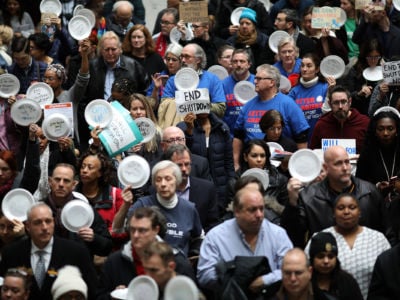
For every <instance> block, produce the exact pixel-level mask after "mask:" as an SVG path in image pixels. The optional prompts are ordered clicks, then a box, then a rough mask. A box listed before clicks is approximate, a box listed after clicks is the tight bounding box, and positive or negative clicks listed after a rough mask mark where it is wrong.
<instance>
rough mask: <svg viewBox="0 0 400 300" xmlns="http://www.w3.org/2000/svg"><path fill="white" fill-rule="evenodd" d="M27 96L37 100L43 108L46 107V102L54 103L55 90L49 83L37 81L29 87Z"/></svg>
mask: <svg viewBox="0 0 400 300" xmlns="http://www.w3.org/2000/svg"><path fill="white" fill-rule="evenodd" d="M26 98H29V99H32V100H34V101H36V102H37V103H39V105H40V107H41V108H44V106H45V105H46V104H51V103H53V99H54V92H53V89H52V88H51V86H49V85H48V84H47V83H44V82H36V83H34V84H32V85H31V86H30V87H29V88H28V89H27V91H26Z"/></svg>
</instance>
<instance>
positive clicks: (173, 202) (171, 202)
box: [156, 194, 178, 209]
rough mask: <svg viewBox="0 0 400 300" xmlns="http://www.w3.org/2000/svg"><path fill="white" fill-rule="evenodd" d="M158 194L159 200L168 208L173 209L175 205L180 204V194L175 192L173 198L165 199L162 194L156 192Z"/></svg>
mask: <svg viewBox="0 0 400 300" xmlns="http://www.w3.org/2000/svg"><path fill="white" fill-rule="evenodd" d="M156 196H157V201H158V203H160V205H161V206H163V207H165V208H167V209H173V208H175V206H176V205H177V204H178V196H177V195H176V194H175V195H174V197H173V198H172V199H171V200H165V199H163V198H161V196H160V195H158V194H156Z"/></svg>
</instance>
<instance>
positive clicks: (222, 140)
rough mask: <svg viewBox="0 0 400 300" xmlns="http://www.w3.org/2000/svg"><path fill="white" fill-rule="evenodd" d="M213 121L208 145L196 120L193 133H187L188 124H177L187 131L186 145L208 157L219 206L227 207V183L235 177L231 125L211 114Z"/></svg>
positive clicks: (194, 151)
mask: <svg viewBox="0 0 400 300" xmlns="http://www.w3.org/2000/svg"><path fill="white" fill-rule="evenodd" d="M209 118H210V122H211V131H210V139H209V142H208V148H207V147H206V136H205V132H204V130H203V128H202V127H201V125H200V124H199V123H198V122H196V121H195V124H194V129H193V134H192V135H188V134H187V133H186V124H185V123H184V122H180V123H178V124H177V126H178V127H179V128H181V129H182V130H183V131H184V132H185V137H186V145H187V146H188V148H189V149H190V150H191V151H192V153H194V154H197V155H201V156H203V157H206V158H207V159H208V162H209V164H210V173H211V177H212V178H213V181H214V183H215V185H216V187H217V191H218V201H219V207H220V208H221V207H225V205H226V200H225V192H226V184H227V182H228V180H229V178H231V177H235V171H234V168H233V154H232V139H231V136H230V133H229V127H228V125H226V124H225V123H224V122H223V121H222V120H221V119H219V118H218V117H217V116H215V115H214V113H210V114H209Z"/></svg>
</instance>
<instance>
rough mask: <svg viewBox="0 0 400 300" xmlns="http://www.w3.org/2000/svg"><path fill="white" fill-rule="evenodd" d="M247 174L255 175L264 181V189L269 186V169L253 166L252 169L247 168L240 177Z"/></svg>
mask: <svg viewBox="0 0 400 300" xmlns="http://www.w3.org/2000/svg"><path fill="white" fill-rule="evenodd" d="M245 176H254V177H255V178H257V179H258V180H259V181H260V182H261V183H262V185H263V187H264V190H266V189H267V188H268V185H269V176H268V173H267V171H265V170H262V169H259V168H251V169H248V170H246V171H245V172H244V173H243V174H242V176H240V177H245Z"/></svg>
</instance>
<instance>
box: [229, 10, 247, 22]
mask: <svg viewBox="0 0 400 300" xmlns="http://www.w3.org/2000/svg"><path fill="white" fill-rule="evenodd" d="M244 9H245V7H238V8H236V9H235V10H234V11H233V12H232V13H231V23H232V25H239V19H240V16H241V15H242V12H243V10H244Z"/></svg>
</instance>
